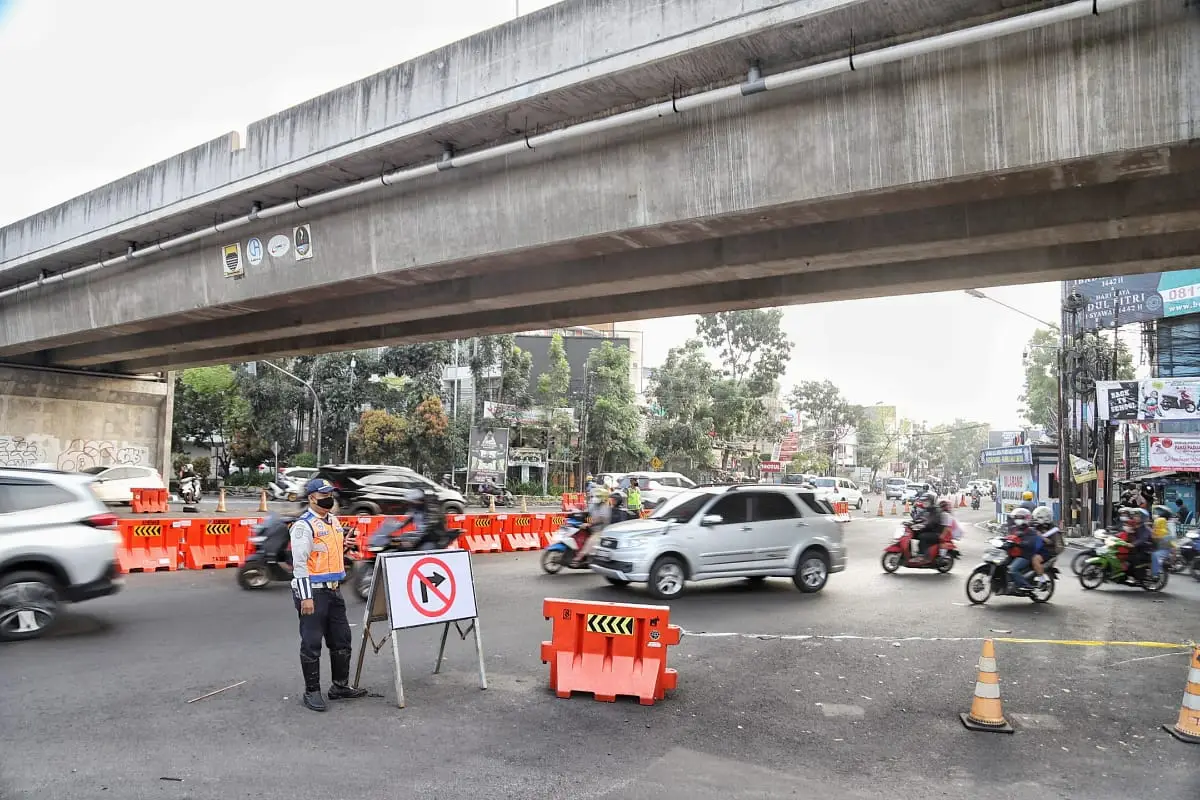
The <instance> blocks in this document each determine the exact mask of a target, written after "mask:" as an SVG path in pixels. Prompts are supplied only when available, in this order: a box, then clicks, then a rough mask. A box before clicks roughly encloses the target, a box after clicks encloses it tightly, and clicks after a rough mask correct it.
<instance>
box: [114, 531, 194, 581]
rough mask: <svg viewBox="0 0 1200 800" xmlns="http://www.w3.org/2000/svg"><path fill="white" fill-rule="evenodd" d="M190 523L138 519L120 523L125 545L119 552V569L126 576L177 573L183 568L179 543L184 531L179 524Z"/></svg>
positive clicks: (122, 543)
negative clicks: (163, 571) (181, 566)
mask: <svg viewBox="0 0 1200 800" xmlns="http://www.w3.org/2000/svg"><path fill="white" fill-rule="evenodd" d="M181 521H182V522H187V521H188V520H175V521H172V520H154V521H153V522H142V521H141V520H136V519H122V520H117V529H118V530H119V531H120V533H121V546H120V547H119V548H118V549H117V566H118V568H119V569H120V570H121V572H123V573H129V572H158V571H160V570H169V571H174V570H177V569H179V544H180V540H181V538H182V534H183V528H181V527H177V525H178V523H179V522H181Z"/></svg>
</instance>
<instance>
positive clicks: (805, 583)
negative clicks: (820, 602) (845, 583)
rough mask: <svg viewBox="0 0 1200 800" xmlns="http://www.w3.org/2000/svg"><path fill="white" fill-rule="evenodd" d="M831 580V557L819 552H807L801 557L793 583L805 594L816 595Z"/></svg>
mask: <svg viewBox="0 0 1200 800" xmlns="http://www.w3.org/2000/svg"><path fill="white" fill-rule="evenodd" d="M828 580H829V556H827V555H825V554H824V553H822V552H821V551H819V550H807V551H805V552H804V553H803V554H801V556H800V563H799V564H798V565H797V566H796V574H795V575H793V576H792V581H793V582H794V583H795V584H796V588H797V589H799V590H800V591H802V592H804V593H805V594H814V593H816V592H819V591H821V590H822V589H824V588H825V582H826V581H828Z"/></svg>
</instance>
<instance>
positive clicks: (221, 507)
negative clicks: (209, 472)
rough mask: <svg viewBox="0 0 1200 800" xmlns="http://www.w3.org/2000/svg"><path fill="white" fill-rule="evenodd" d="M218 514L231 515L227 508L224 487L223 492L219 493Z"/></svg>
mask: <svg viewBox="0 0 1200 800" xmlns="http://www.w3.org/2000/svg"><path fill="white" fill-rule="evenodd" d="M217 513H218V514H228V513H229V512H228V510H227V509H226V508H225V487H224V486H222V487H221V490H220V491H219V492H218V493H217Z"/></svg>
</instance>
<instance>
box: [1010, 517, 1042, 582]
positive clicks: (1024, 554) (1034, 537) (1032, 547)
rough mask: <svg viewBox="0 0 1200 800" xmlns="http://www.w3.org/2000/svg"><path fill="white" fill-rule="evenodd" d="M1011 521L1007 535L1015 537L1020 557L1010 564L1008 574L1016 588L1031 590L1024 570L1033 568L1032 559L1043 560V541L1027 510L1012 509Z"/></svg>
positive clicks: (1039, 574)
mask: <svg viewBox="0 0 1200 800" xmlns="http://www.w3.org/2000/svg"><path fill="white" fill-rule="evenodd" d="M1011 520H1012V528H1011V530H1010V531H1009V535H1010V536H1015V537H1017V543H1018V544H1019V545H1020V547H1021V555H1019V556H1017V557H1016V558H1014V559H1013V561H1012V564H1011V565H1010V566H1009V568H1008V574H1009V576H1010V577H1011V578H1012V582H1013V583H1014V584H1015V585H1016V586H1018V587H1020V588H1022V589H1030V588H1032V584H1030V583H1029V579H1028V578H1026V577H1025V570H1027V569H1029V568H1030V567H1033V566H1034V559H1035V558H1037V557H1038V556H1042V558H1043V560H1044V553H1045V541H1044V540H1043V539H1042V534H1041V532H1039V531H1038V529H1037V528H1036V527H1034V525H1033V512H1031V511H1030V510H1029V509H1028V508H1024V507H1017V508H1014V509H1013V511H1012V515H1011ZM1035 569H1036V567H1035ZM1038 576H1039V579H1040V578H1041V577H1042V576H1041V573H1038Z"/></svg>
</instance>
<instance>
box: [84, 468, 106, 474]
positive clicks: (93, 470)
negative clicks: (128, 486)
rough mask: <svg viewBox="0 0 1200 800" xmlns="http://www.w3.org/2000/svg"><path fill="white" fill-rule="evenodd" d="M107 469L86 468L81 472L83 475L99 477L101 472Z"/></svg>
mask: <svg viewBox="0 0 1200 800" xmlns="http://www.w3.org/2000/svg"><path fill="white" fill-rule="evenodd" d="M107 469H108V467H88V468H87V469H85V470H82V471H83V473H84V474H85V475H99V474H100V473H101V472H104V471H105V470H107Z"/></svg>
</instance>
